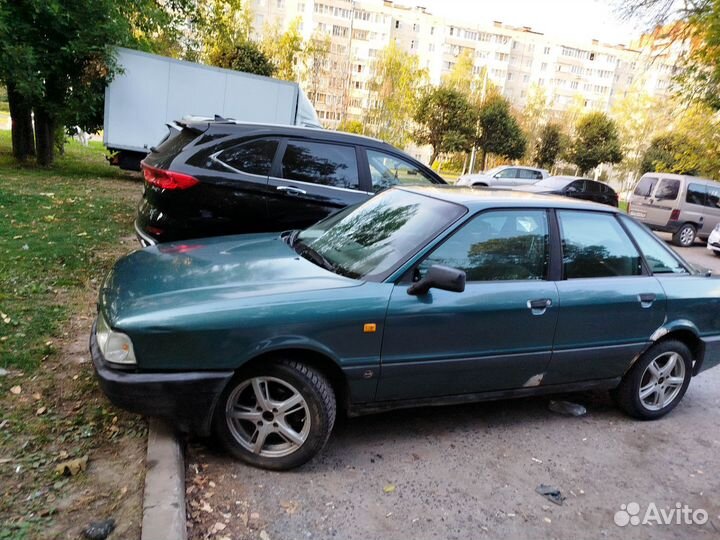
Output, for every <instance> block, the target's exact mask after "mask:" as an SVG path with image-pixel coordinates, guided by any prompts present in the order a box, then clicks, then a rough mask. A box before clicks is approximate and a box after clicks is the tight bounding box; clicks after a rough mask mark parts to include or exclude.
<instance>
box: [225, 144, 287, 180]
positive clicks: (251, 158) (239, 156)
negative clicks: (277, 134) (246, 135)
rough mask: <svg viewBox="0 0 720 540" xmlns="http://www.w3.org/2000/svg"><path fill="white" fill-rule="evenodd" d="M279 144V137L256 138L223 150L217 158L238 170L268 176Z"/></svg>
mask: <svg viewBox="0 0 720 540" xmlns="http://www.w3.org/2000/svg"><path fill="white" fill-rule="evenodd" d="M277 146H278V141H277V139H256V140H254V141H249V142H245V143H243V144H240V145H238V146H234V147H232V148H228V149H227V150H223V151H222V152H220V153H219V154H217V156H215V159H216V160H217V161H219V162H221V163H222V164H223V165H227V166H228V167H230V168H232V169H235V170H236V171H242V172H245V173H250V174H258V175H261V176H267V175H268V174H270V167H272V162H273V158H274V157H275V150H277Z"/></svg>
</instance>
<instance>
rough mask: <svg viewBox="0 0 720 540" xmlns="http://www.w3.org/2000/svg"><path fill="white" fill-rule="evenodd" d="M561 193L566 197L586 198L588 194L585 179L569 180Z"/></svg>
mask: <svg viewBox="0 0 720 540" xmlns="http://www.w3.org/2000/svg"><path fill="white" fill-rule="evenodd" d="M563 195H565V196H566V197H572V198H573V199H580V200H587V199H588V194H587V192H586V191H585V180H575V181H573V182H570V183H569V184H568V185H567V186H565V189H564V191H563Z"/></svg>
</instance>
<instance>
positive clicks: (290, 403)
mask: <svg viewBox="0 0 720 540" xmlns="http://www.w3.org/2000/svg"><path fill="white" fill-rule="evenodd" d="M258 393H260V394H261V396H262V399H260V400H259V399H258V397H257V394H258ZM284 407H286V408H287V412H285V413H283V408H284ZM233 412H234V414H235V415H238V416H240V415H241V416H242V418H238V417H233V416H231V414H232V413H233ZM335 415H336V403H335V393H334V392H333V389H332V386H331V385H330V383H329V382H328V381H327V379H326V378H325V377H324V376H323V375H322V374H321V373H319V372H318V371H316V370H315V369H313V368H311V367H309V366H306V365H305V364H303V363H301V362H296V361H294V360H280V361H277V362H273V363H269V364H266V365H261V366H256V367H255V368H253V369H251V370H248V371H245V372H241V373H239V374H238V375H237V376H236V377H235V378H233V380H232V381H231V382H230V384H228V385H227V388H225V390H223V392H222V394H221V395H220V399H219V400H218V404H217V406H216V407H215V414H214V415H213V429H214V432H215V435H216V436H217V438H218V439H219V440H220V442H221V443H222V444H223V446H224V447H225V448H226V449H227V451H228V452H229V453H230V454H231V455H232V456H233V457H235V458H237V459H240V460H242V461H244V462H245V463H247V464H249V465H253V466H255V467H260V468H263V469H271V470H276V471H282V470H288V469H293V468H295V467H299V466H300V465H303V464H304V463H306V462H307V461H309V460H310V459H312V458H313V457H314V456H315V455H316V454H317V453H318V452H319V451H320V450H322V448H323V446H325V443H326V442H327V440H328V437H329V436H330V432H331V431H332V428H333V425H334V424H335ZM260 436H263V440H262V441H260V440H259V438H260Z"/></svg>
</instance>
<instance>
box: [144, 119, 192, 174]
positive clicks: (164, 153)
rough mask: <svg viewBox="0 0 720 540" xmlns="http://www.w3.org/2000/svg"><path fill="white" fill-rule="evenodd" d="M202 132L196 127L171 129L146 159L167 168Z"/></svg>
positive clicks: (157, 165) (154, 165)
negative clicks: (195, 128)
mask: <svg viewBox="0 0 720 540" xmlns="http://www.w3.org/2000/svg"><path fill="white" fill-rule="evenodd" d="M199 135H200V133H198V132H197V131H196V130H194V129H189V128H183V129H181V130H180V131H177V130H176V129H170V134H169V135H168V137H167V138H166V139H165V140H164V141H163V142H162V143H161V144H159V145H158V147H157V148H156V149H155V151H151V152H150V154H149V155H148V157H147V158H146V159H148V161H149V162H150V164H151V165H152V166H153V167H159V168H161V169H166V168H167V167H169V166H170V164H171V163H172V161H173V159H175V156H177V155H178V154H179V153H180V152H182V151H183V149H184V148H185V147H186V146H188V145H189V144H190V143H192V142H193V141H194V140H195V139H197V138H198V136H199Z"/></svg>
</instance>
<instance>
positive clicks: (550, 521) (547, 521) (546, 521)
mask: <svg viewBox="0 0 720 540" xmlns="http://www.w3.org/2000/svg"><path fill="white" fill-rule="evenodd" d="M543 520H544V521H545V523H552V519H550V518H549V517H546V518H543Z"/></svg>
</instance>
